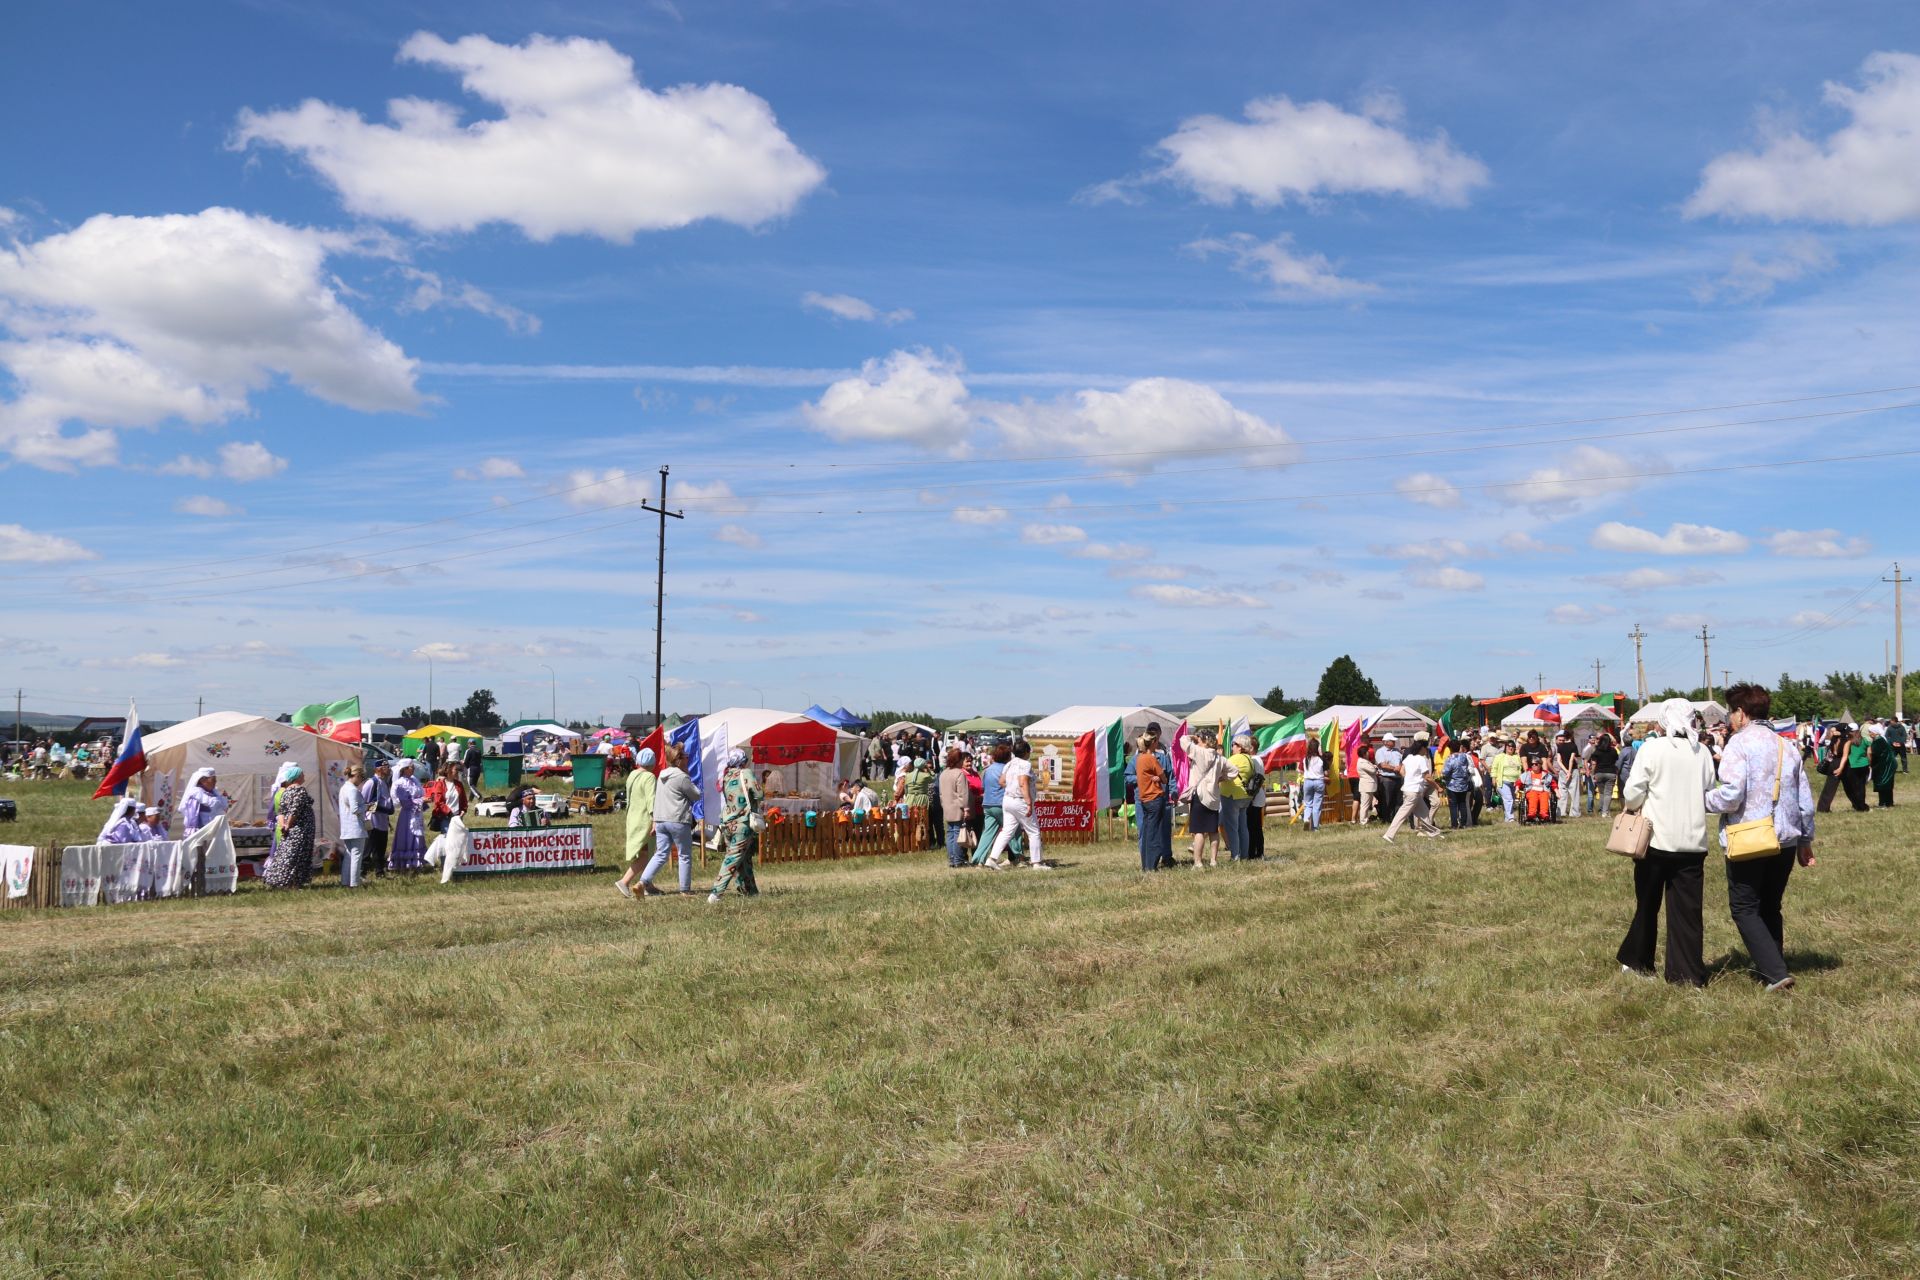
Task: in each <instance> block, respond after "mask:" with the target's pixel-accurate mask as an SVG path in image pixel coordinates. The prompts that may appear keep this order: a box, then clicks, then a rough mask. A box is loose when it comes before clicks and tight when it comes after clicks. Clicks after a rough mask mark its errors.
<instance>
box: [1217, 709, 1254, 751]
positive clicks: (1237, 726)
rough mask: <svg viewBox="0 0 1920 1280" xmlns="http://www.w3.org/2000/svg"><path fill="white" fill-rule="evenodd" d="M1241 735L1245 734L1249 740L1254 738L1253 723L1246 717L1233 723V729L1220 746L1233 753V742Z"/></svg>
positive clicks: (1228, 732)
mask: <svg viewBox="0 0 1920 1280" xmlns="http://www.w3.org/2000/svg"><path fill="white" fill-rule="evenodd" d="M1241 734H1245V735H1246V736H1247V737H1249V738H1251V737H1252V736H1253V722H1252V721H1250V720H1248V719H1247V718H1246V717H1245V716H1241V717H1240V718H1239V719H1238V720H1235V721H1234V722H1233V728H1231V729H1229V730H1228V731H1227V734H1226V736H1225V737H1223V738H1221V739H1220V745H1221V746H1222V747H1224V748H1226V749H1227V750H1229V751H1231V750H1232V749H1233V740H1234V739H1235V738H1237V737H1239V736H1240V735H1241Z"/></svg>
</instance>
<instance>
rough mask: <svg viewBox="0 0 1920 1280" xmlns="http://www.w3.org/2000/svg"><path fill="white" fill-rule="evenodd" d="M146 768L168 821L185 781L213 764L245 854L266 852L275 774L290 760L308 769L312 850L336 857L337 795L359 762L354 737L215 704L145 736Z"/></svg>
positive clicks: (145, 782) (152, 797)
mask: <svg viewBox="0 0 1920 1280" xmlns="http://www.w3.org/2000/svg"><path fill="white" fill-rule="evenodd" d="M146 752H147V768H146V771H145V772H144V773H142V774H141V775H140V797H141V799H142V800H143V801H144V802H146V803H148V804H154V805H158V806H159V807H160V811H161V812H162V813H164V814H166V815H167V816H168V818H169V819H170V820H173V821H178V815H177V814H176V813H175V812H174V810H175V809H176V808H177V806H178V805H179V803H180V791H181V788H182V787H184V786H186V785H187V783H188V781H189V780H190V779H191V778H192V777H193V775H194V772H195V771H196V770H198V769H200V768H203V767H205V768H210V769H212V770H213V771H214V774H215V778H216V784H217V786H218V788H219V789H220V790H221V791H224V792H225V793H226V794H227V795H228V797H229V798H230V799H231V800H232V805H231V807H230V808H229V809H228V810H227V820H228V822H229V823H230V824H231V826H232V828H233V840H234V844H235V845H236V846H238V847H239V849H240V851H241V856H242V857H246V856H248V855H249V854H252V855H256V856H257V855H262V854H264V853H265V850H266V846H267V843H268V835H269V828H270V826H271V823H272V816H273V815H272V811H271V809H270V807H269V806H270V805H271V803H272V796H273V779H274V776H275V775H276V774H278V773H279V772H280V766H281V765H284V764H287V763H288V762H292V763H294V764H297V765H299V766H300V769H301V771H302V772H303V773H304V774H305V775H306V786H307V791H308V793H309V794H310V795H312V796H313V814H314V820H315V831H314V856H315V857H316V858H323V857H328V856H331V855H332V853H333V850H334V845H335V842H336V841H337V840H338V839H339V835H340V814H339V809H338V807H337V806H336V805H335V804H334V802H333V801H334V797H335V795H336V794H338V792H339V790H340V783H341V782H342V781H343V780H345V778H346V776H347V769H348V768H349V767H351V766H353V765H356V764H359V763H360V758H361V747H360V744H359V743H357V742H335V741H334V740H333V739H332V738H322V737H320V736H319V735H318V734H312V733H302V732H301V731H299V730H298V729H294V728H291V727H290V726H288V725H284V724H281V723H280V722H279V721H277V720H269V719H267V718H266V717H265V716H256V715H248V714H247V713H246V712H244V711H213V712H209V713H208V714H206V715H204V716H197V717H195V718H194V719H192V720H183V721H181V722H180V723H179V724H176V725H174V726H173V727H172V728H170V729H162V730H160V731H159V732H158V733H155V734H152V735H151V736H149V737H148V738H147V739H146Z"/></svg>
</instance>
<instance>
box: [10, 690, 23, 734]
mask: <svg viewBox="0 0 1920 1280" xmlns="http://www.w3.org/2000/svg"><path fill="white" fill-rule="evenodd" d="M25 696H26V690H24V689H15V690H14V691H13V740H14V741H15V742H18V741H20V700H21V699H22V698H23V697H25Z"/></svg>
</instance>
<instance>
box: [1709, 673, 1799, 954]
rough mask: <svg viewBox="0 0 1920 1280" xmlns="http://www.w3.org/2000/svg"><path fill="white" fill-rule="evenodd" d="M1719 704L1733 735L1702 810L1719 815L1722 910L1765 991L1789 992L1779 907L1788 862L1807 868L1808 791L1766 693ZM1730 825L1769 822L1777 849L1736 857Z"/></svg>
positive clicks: (1750, 689)
mask: <svg viewBox="0 0 1920 1280" xmlns="http://www.w3.org/2000/svg"><path fill="white" fill-rule="evenodd" d="M1726 699H1727V722H1728V724H1729V725H1730V726H1731V727H1732V729H1733V731H1734V733H1733V737H1731V738H1730V739H1728V741H1727V746H1726V750H1725V751H1724V752H1722V753H1721V758H1720V785H1719V786H1717V787H1715V788H1714V789H1713V790H1712V791H1710V792H1708V793H1707V809H1708V810H1709V811H1710V812H1713V813H1717V814H1720V815H1722V816H1721V819H1720V823H1721V832H1720V842H1721V844H1722V845H1724V846H1726V848H1727V908H1728V911H1729V912H1730V913H1731V914H1732V916H1733V924H1734V927H1735V928H1737V929H1738V930H1739V931H1740V940H1741V941H1742V942H1744V943H1745V944H1746V947H1747V954H1748V955H1749V956H1751V957H1752V959H1753V967H1754V968H1755V969H1757V970H1759V972H1760V978H1761V980H1762V981H1763V982H1765V983H1766V984H1767V990H1769V991H1788V990H1791V989H1792V987H1793V975H1792V974H1790V973H1788V972H1787V960H1786V955H1785V951H1784V933H1783V930H1782V926H1781V919H1780V903H1781V900H1782V899H1784V898H1785V897H1786V893H1787V878H1788V877H1789V876H1791V875H1792V874H1793V868H1794V864H1795V863H1796V862H1797V863H1798V864H1799V865H1801V866H1803V867H1811V866H1812V865H1813V821H1814V819H1813V812H1814V805H1813V788H1812V787H1811V786H1810V785H1808V782H1807V771H1806V769H1805V767H1804V766H1803V765H1802V764H1801V760H1800V753H1799V752H1798V751H1796V750H1794V749H1793V748H1792V747H1791V746H1790V745H1789V744H1788V743H1787V741H1786V740H1785V739H1783V738H1782V737H1780V735H1779V734H1777V733H1775V732H1774V731H1773V729H1772V727H1771V726H1769V725H1768V724H1767V717H1768V715H1769V714H1770V713H1771V712H1772V710H1773V697H1772V695H1771V694H1770V693H1768V692H1767V690H1766V689H1765V688H1764V687H1762V686H1760V685H1755V684H1736V685H1734V686H1733V687H1732V688H1730V689H1728V690H1727V692H1726ZM1730 821H1731V822H1732V823H1734V824H1747V823H1753V824H1758V823H1761V822H1767V823H1770V824H1771V826H1772V831H1771V833H1770V835H1771V840H1772V842H1773V843H1774V844H1775V845H1776V846H1777V850H1776V851H1775V852H1772V853H1765V854H1762V855H1761V856H1759V857H1750V858H1743V859H1736V858H1735V856H1734V855H1735V853H1736V852H1737V851H1736V850H1735V849H1734V848H1733V846H1732V844H1731V842H1730V841H1729V840H1728V835H1729V827H1728V824H1729V822H1730ZM1762 834H1763V835H1764V834H1766V833H1764V832H1763V833H1762Z"/></svg>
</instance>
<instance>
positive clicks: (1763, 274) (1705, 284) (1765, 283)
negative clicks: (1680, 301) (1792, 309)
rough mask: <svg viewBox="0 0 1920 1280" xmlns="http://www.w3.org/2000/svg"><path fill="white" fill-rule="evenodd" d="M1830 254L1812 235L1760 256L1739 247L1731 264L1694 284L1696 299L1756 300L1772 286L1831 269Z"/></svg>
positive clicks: (1703, 300)
mask: <svg viewBox="0 0 1920 1280" xmlns="http://www.w3.org/2000/svg"><path fill="white" fill-rule="evenodd" d="M1833 266H1834V257H1833V254H1832V253H1830V252H1828V250H1827V247H1826V246H1825V245H1823V244H1821V243H1820V242H1819V241H1818V240H1815V239H1814V238H1813V237H1812V236H1800V237H1798V238H1797V239H1793V240H1789V241H1787V242H1786V243H1785V244H1783V245H1781V246H1780V248H1779V250H1778V252H1776V253H1773V254H1771V255H1769V256H1765V257H1763V256H1761V255H1758V254H1754V253H1749V252H1747V251H1746V250H1744V249H1743V250H1741V251H1740V252H1739V253H1736V254H1734V255H1733V265H1732V266H1730V267H1729V268H1727V273H1726V274H1725V275H1723V276H1721V277H1720V278H1719V279H1717V280H1706V281H1702V282H1701V283H1700V284H1698V285H1695V286H1694V290H1693V296H1694V300H1695V301H1697V302H1717V301H1720V300H1722V299H1724V300H1726V301H1728V302H1758V301H1759V300H1760V299H1762V298H1764V297H1767V296H1768V295H1769V294H1771V293H1772V292H1773V291H1774V289H1775V288H1777V287H1778V286H1780V285H1783V284H1787V283H1790V282H1792V281H1794V280H1798V279H1800V277H1802V276H1808V275H1813V274H1815V273H1817V272H1821V271H1831V270H1833Z"/></svg>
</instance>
